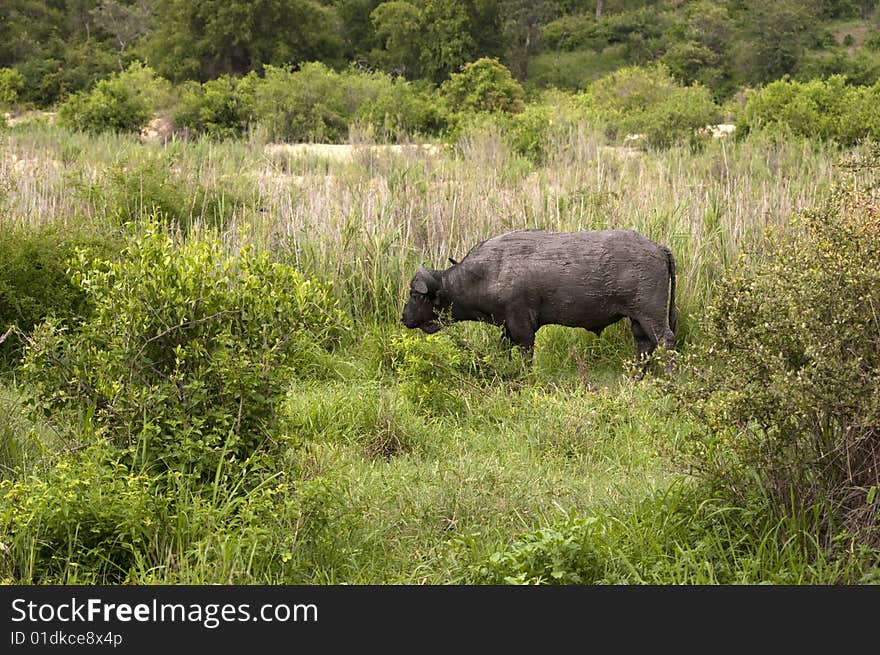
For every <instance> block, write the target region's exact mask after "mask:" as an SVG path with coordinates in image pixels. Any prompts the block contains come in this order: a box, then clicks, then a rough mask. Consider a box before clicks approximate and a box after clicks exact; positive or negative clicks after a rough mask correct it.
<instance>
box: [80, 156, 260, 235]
mask: <svg viewBox="0 0 880 655" xmlns="http://www.w3.org/2000/svg"><path fill="white" fill-rule="evenodd" d="M175 163H176V157H175V154H174V152H169V151H159V152H154V153H147V154H146V156H132V157H123V156H120V157H118V158H117V160H116V161H115V162H114V164H113V165H112V166H108V167H106V168H105V169H104V170H102V171H101V174H100V176H99V183H98V184H96V185H95V186H94V187H93V188H91V189H90V195H91V201H92V203H93V204H94V205H95V206H96V208H97V210H98V211H100V212H102V213H103V214H105V215H107V216H109V217H110V218H111V219H112V220H113V221H114V222H116V223H117V224H126V223H130V222H138V221H141V220H147V221H148V220H149V219H150V218H151V217H155V218H158V219H161V220H162V221H163V222H165V223H166V224H167V225H169V226H170V227H173V228H174V229H179V230H181V231H183V232H185V233H187V232H190V231H192V230H193V229H195V228H197V227H200V226H201V227H209V228H212V229H217V230H222V229H226V228H227V227H228V226H229V224H230V222H231V220H232V217H233V216H234V215H235V214H236V212H242V211H247V210H248V209H249V208H252V206H253V204H254V198H253V195H252V194H251V195H239V194H238V193H236V191H235V190H234V189H230V188H228V187H226V186H225V185H222V184H217V183H216V181H214V182H213V183H211V182H207V183H203V182H202V181H201V180H200V179H196V180H192V181H191V183H190V184H188V185H184V184H181V183H180V182H179V181H178V179H179V171H178V173H175V171H174V166H175Z"/></svg>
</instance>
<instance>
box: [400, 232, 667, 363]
mask: <svg viewBox="0 0 880 655" xmlns="http://www.w3.org/2000/svg"><path fill="white" fill-rule="evenodd" d="M449 261H450V263H451V266H450V267H449V268H447V269H444V270H433V269H427V268H425V267H424V265H422V266H420V267H419V269H418V271H417V272H416V274H415V275H414V276H413V278H412V281H411V282H410V286H409V290H410V296H409V301H408V302H407V304H406V306H405V307H404V309H403V316H402V321H403V324H404V325H405V326H406V327H408V328H411V329H412V328H419V329H421V330H422V331H424V332H426V333H428V334H432V333H434V332H436V331H437V330H439V329H440V328H441V327H443V325H445V324H446V323H448V322H454V321H484V322H486V323H491V324H493V325H500V326H502V328H503V336H504V339H505V341H506V342H507V343H508V344H510V345H514V346H519V347H520V348H521V349H522V350H523V352H524V353H525V354H527V355H530V354H531V351H532V348H533V346H534V344H535V333H536V332H537V330H538V329H539V328H540V327H541V326H542V325H548V324H556V325H566V326H570V327H581V328H585V329H587V330H590V331H591V332H594V333H595V334H596V335H598V334H600V333H601V331H602V330H603V329H604V328H606V327H608V326H609V325H611V324H612V323H616V322H617V321H619V320H621V319H622V318H628V319H629V320H630V325H631V327H632V332H633V336H634V337H635V343H636V349H637V351H638V356H639V358H640V359H642V358H644V357H646V356H647V355H649V354H651V353H652V352H653V351H654V350H655V349H656V348H657V346H659V345H663V346H665V347H666V348H668V349H672V348H674V346H675V330H676V323H677V312H676V309H675V259H674V257H673V255H672V252H671V251H670V250H669V248H667V247H666V246H664V245H661V244H659V243H655V242H654V241H651V240H650V239H648V238H647V237H645V236H643V235H641V234H639V233H638V232H634V231H631V230H587V231H580V232H549V231H545V230H516V231H513V232H507V233H505V234H501V235H500V236H496V237H493V238H491V239H487V240H485V241H482V242H481V243H479V244H477V245H476V246H474V247H473V248H472V249H471V250H470V251H469V252H468V254H467V256H465V257H464V259H462V260H461V261H460V262H457V261H455V260H454V259H452V258H450V259H449Z"/></svg>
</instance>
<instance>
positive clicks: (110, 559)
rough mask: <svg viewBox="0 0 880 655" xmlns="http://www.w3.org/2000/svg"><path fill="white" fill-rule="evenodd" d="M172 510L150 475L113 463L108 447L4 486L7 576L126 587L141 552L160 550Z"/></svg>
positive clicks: (0, 492) (2, 566) (0, 561)
mask: <svg viewBox="0 0 880 655" xmlns="http://www.w3.org/2000/svg"><path fill="white" fill-rule="evenodd" d="M168 506H169V499H168V498H167V496H164V495H163V494H161V493H157V490H156V488H155V486H154V485H153V481H152V479H151V478H150V477H149V476H147V475H143V474H141V475H136V474H133V473H131V472H130V471H129V470H128V469H127V468H126V467H125V466H122V465H120V464H113V463H111V461H108V458H107V457H106V454H105V453H102V452H101V449H100V448H97V449H89V450H86V451H84V452H82V453H80V454H79V455H77V456H75V457H73V458H70V459H65V460H63V461H61V462H59V463H58V464H56V465H55V466H54V467H53V468H52V469H51V470H50V471H49V472H48V473H47V474H44V475H43V476H40V477H36V476H33V477H28V478H26V479H23V480H20V481H18V482H11V481H9V480H5V481H3V482H0V542H2V543H3V544H4V545H6V546H7V547H8V548H9V550H8V551H7V552H5V553H4V556H2V557H0V575H3V576H4V577H6V578H7V579H13V580H21V581H23V582H29V583H31V584H33V583H41V582H48V583H57V582H75V583H80V584H82V583H90V582H92V583H93V582H104V583H112V582H116V583H119V582H124V581H125V580H126V576H127V573H128V571H129V570H130V569H131V567H132V566H133V564H134V563H135V561H136V559H137V554H138V553H139V552H146V551H149V550H150V547H151V546H152V547H153V548H154V549H155V546H156V541H157V538H158V536H159V535H160V534H162V533H163V532H164V531H165V530H166V529H167V526H165V525H163V524H162V521H161V517H162V516H166V515H167V514H168V511H167V508H168ZM71 563H73V564H74V566H71ZM71 576H72V577H74V579H73V580H70V577H71Z"/></svg>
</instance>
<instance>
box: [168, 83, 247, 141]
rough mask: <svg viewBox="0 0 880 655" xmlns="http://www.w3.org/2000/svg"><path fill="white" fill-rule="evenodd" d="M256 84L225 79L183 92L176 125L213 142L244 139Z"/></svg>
mask: <svg viewBox="0 0 880 655" xmlns="http://www.w3.org/2000/svg"><path fill="white" fill-rule="evenodd" d="M253 102H254V101H253V80H252V79H245V80H242V79H239V78H235V77H232V76H230V75H222V76H220V77H218V78H216V79H214V80H209V81H207V82H205V83H204V84H198V83H196V82H191V83H189V84H185V85H183V86H182V88H181V97H180V100H179V102H178V104H177V107H176V109H175V111H174V123H175V125H178V126H180V127H186V128H189V129H190V130H192V131H193V132H195V133H196V134H204V135H205V136H208V137H210V138H213V139H223V138H230V137H238V136H241V135H242V134H243V133H244V132H245V130H246V129H247V127H248V124H249V122H250V120H251V118H252V116H253V113H254V109H253Z"/></svg>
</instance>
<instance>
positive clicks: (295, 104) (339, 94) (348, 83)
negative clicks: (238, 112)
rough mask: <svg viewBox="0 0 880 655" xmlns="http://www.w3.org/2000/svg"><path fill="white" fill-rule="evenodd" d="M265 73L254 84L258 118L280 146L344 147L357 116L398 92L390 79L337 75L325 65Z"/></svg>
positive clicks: (360, 74)
mask: <svg viewBox="0 0 880 655" xmlns="http://www.w3.org/2000/svg"><path fill="white" fill-rule="evenodd" d="M264 72H265V75H264V77H263V79H262V80H260V81H258V82H256V83H255V84H254V109H255V115H256V119H257V121H258V122H259V123H260V124H262V125H263V126H264V127H265V128H266V130H267V132H268V136H269V138H270V139H272V140H276V141H324V142H340V141H344V140H345V139H347V137H348V129H349V126H350V124H351V123H352V121H353V119H354V117H355V115H356V113H357V110H358V109H359V108H360V107H361V106H362V105H363V104H364V103H365V102H367V101H370V100H375V99H376V98H377V97H379V96H380V95H382V94H383V93H385V92H387V91H388V90H389V89H390V88H391V86H392V80H391V78H390V77H389V76H388V75H385V74H384V73H363V72H360V71H357V70H351V71H347V72H344V73H337V72H336V71H334V70H333V69H331V68H328V67H327V66H325V65H324V64H322V63H319V62H311V63H307V64H303V65H302V66H301V67H300V68H299V70H297V71H291V70H290V69H287V68H278V67H275V66H268V65H267V66H265V67H264Z"/></svg>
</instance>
